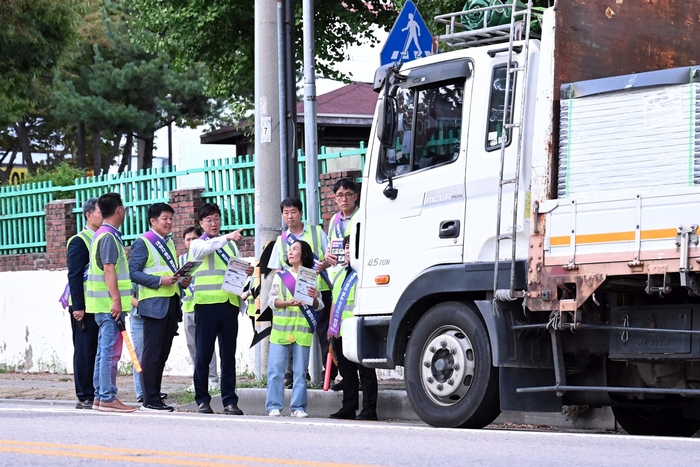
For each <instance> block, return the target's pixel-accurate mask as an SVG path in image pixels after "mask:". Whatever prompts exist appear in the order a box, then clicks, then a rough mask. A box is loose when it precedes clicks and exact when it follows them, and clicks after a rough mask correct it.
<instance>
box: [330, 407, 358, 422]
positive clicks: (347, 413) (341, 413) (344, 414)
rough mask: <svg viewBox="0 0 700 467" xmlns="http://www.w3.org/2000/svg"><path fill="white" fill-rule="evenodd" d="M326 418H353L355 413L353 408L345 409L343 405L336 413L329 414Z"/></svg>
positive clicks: (355, 416)
mask: <svg viewBox="0 0 700 467" xmlns="http://www.w3.org/2000/svg"><path fill="white" fill-rule="evenodd" d="M328 418H335V419H338V420H355V419H356V418H357V415H355V411H354V410H350V409H346V408H345V407H343V408H342V409H340V410H338V411H337V412H336V413H332V414H330V415H329V416H328Z"/></svg>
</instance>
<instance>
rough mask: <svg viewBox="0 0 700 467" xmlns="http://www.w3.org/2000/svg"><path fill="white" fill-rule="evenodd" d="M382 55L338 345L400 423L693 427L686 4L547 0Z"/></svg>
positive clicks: (696, 358) (699, 28)
mask: <svg viewBox="0 0 700 467" xmlns="http://www.w3.org/2000/svg"><path fill="white" fill-rule="evenodd" d="M530 7H531V4H530V5H529V6H528V8H525V9H522V10H518V11H515V12H513V15H512V17H513V20H512V22H511V23H510V24H507V25H501V26H487V27H485V28H483V29H479V30H471V31H466V30H463V29H461V27H460V26H461V25H460V19H461V18H462V17H463V15H465V14H474V13H477V14H478V13H484V12H486V14H487V15H488V14H489V13H488V12H490V11H491V9H489V8H486V9H481V10H475V11H471V12H457V13H451V14H446V15H442V16H438V17H436V21H439V22H442V23H445V24H446V34H445V35H443V36H441V37H440V40H441V41H443V42H445V43H447V44H448V45H452V46H455V50H452V51H449V52H446V53H440V54H436V55H433V56H430V57H427V58H423V59H420V60H416V61H411V62H408V63H405V64H395V65H392V66H388V67H383V68H380V69H379V70H378V71H377V75H376V78H375V90H377V91H378V92H379V99H378V104H377V112H376V117H375V123H374V125H373V129H372V135H371V141H370V143H369V146H368V151H367V159H366V163H365V168H364V173H363V183H362V188H361V198H360V207H361V212H360V214H359V215H358V216H357V218H358V219H357V221H356V224H355V226H354V230H353V235H352V240H351V255H352V261H353V264H354V266H355V268H356V269H357V270H358V272H359V277H360V280H359V281H358V286H357V295H356V300H357V304H356V308H355V312H356V316H355V317H354V318H352V319H348V320H345V321H344V323H343V340H344V344H343V347H344V349H345V354H346V355H347V356H348V357H349V358H350V359H352V360H354V361H357V362H360V363H362V364H364V365H366V366H369V367H375V368H395V367H396V366H403V367H404V377H405V384H406V390H407V393H408V396H409V399H410V401H411V404H412V406H413V407H414V409H415V411H416V412H417V414H418V415H419V416H420V418H421V419H422V420H424V421H425V422H426V423H428V424H430V425H434V426H441V427H478V428H480V427H483V426H485V425H487V424H489V423H491V422H492V421H493V420H494V419H495V418H496V417H497V416H498V414H499V413H500V412H501V411H502V410H519V411H560V410H561V409H562V406H563V405H588V406H589V407H601V406H611V407H612V410H613V412H614V414H615V416H616V418H617V420H618V422H619V424H620V425H621V426H622V427H623V428H624V429H625V430H626V431H628V432H629V433H632V434H651V435H676V436H691V435H693V434H694V433H695V432H697V431H698V430H699V429H700V397H699V396H700V300H699V299H698V295H700V283H698V279H700V276H698V275H697V273H696V271H698V270H700V247H699V246H698V231H697V224H698V223H699V222H700V105H698V104H700V67H696V66H695V65H696V64H697V63H698V60H700V49H699V48H698V47H697V45H696V43H695V41H696V40H695V39H693V38H697V37H698V34H699V33H700V22H699V21H698V17H699V15H698V13H699V5H698V3H697V2H696V1H678V2H661V3H659V2H656V3H651V2H629V1H625V2H622V1H618V2H609V1H607V0H606V1H602V0H587V1H585V2H584V1H580V2H579V1H573V0H561V1H558V2H556V3H555V6H554V7H553V8H549V9H547V10H546V11H545V12H544V14H543V16H542V17H541V18H540V24H541V34H538V35H535V34H534V32H531V31H530V28H524V27H522V25H523V24H531V21H532V19H533V18H532V15H533V11H532V9H531V8H530Z"/></svg>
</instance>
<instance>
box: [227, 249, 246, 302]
mask: <svg viewBox="0 0 700 467" xmlns="http://www.w3.org/2000/svg"><path fill="white" fill-rule="evenodd" d="M248 266H250V263H248V261H245V260H242V259H240V258H235V257H234V258H231V259H230V260H229V262H228V268H227V269H226V274H225V275H224V283H223V284H221V290H225V291H226V292H229V293H232V294H234V295H241V294H242V293H243V288H244V287H245V283H246V280H247V279H248V274H246V269H248Z"/></svg>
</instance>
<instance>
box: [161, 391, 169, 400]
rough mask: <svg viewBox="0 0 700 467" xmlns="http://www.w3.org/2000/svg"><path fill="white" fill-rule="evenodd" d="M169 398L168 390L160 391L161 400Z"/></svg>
mask: <svg viewBox="0 0 700 467" xmlns="http://www.w3.org/2000/svg"><path fill="white" fill-rule="evenodd" d="M167 398H168V393H166V392H161V393H160V400H165V399H167Z"/></svg>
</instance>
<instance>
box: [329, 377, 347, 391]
mask: <svg viewBox="0 0 700 467" xmlns="http://www.w3.org/2000/svg"><path fill="white" fill-rule="evenodd" d="M343 389H345V380H344V379H341V380H340V381H338V382H337V383H333V384H331V391H342V390H343Z"/></svg>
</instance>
